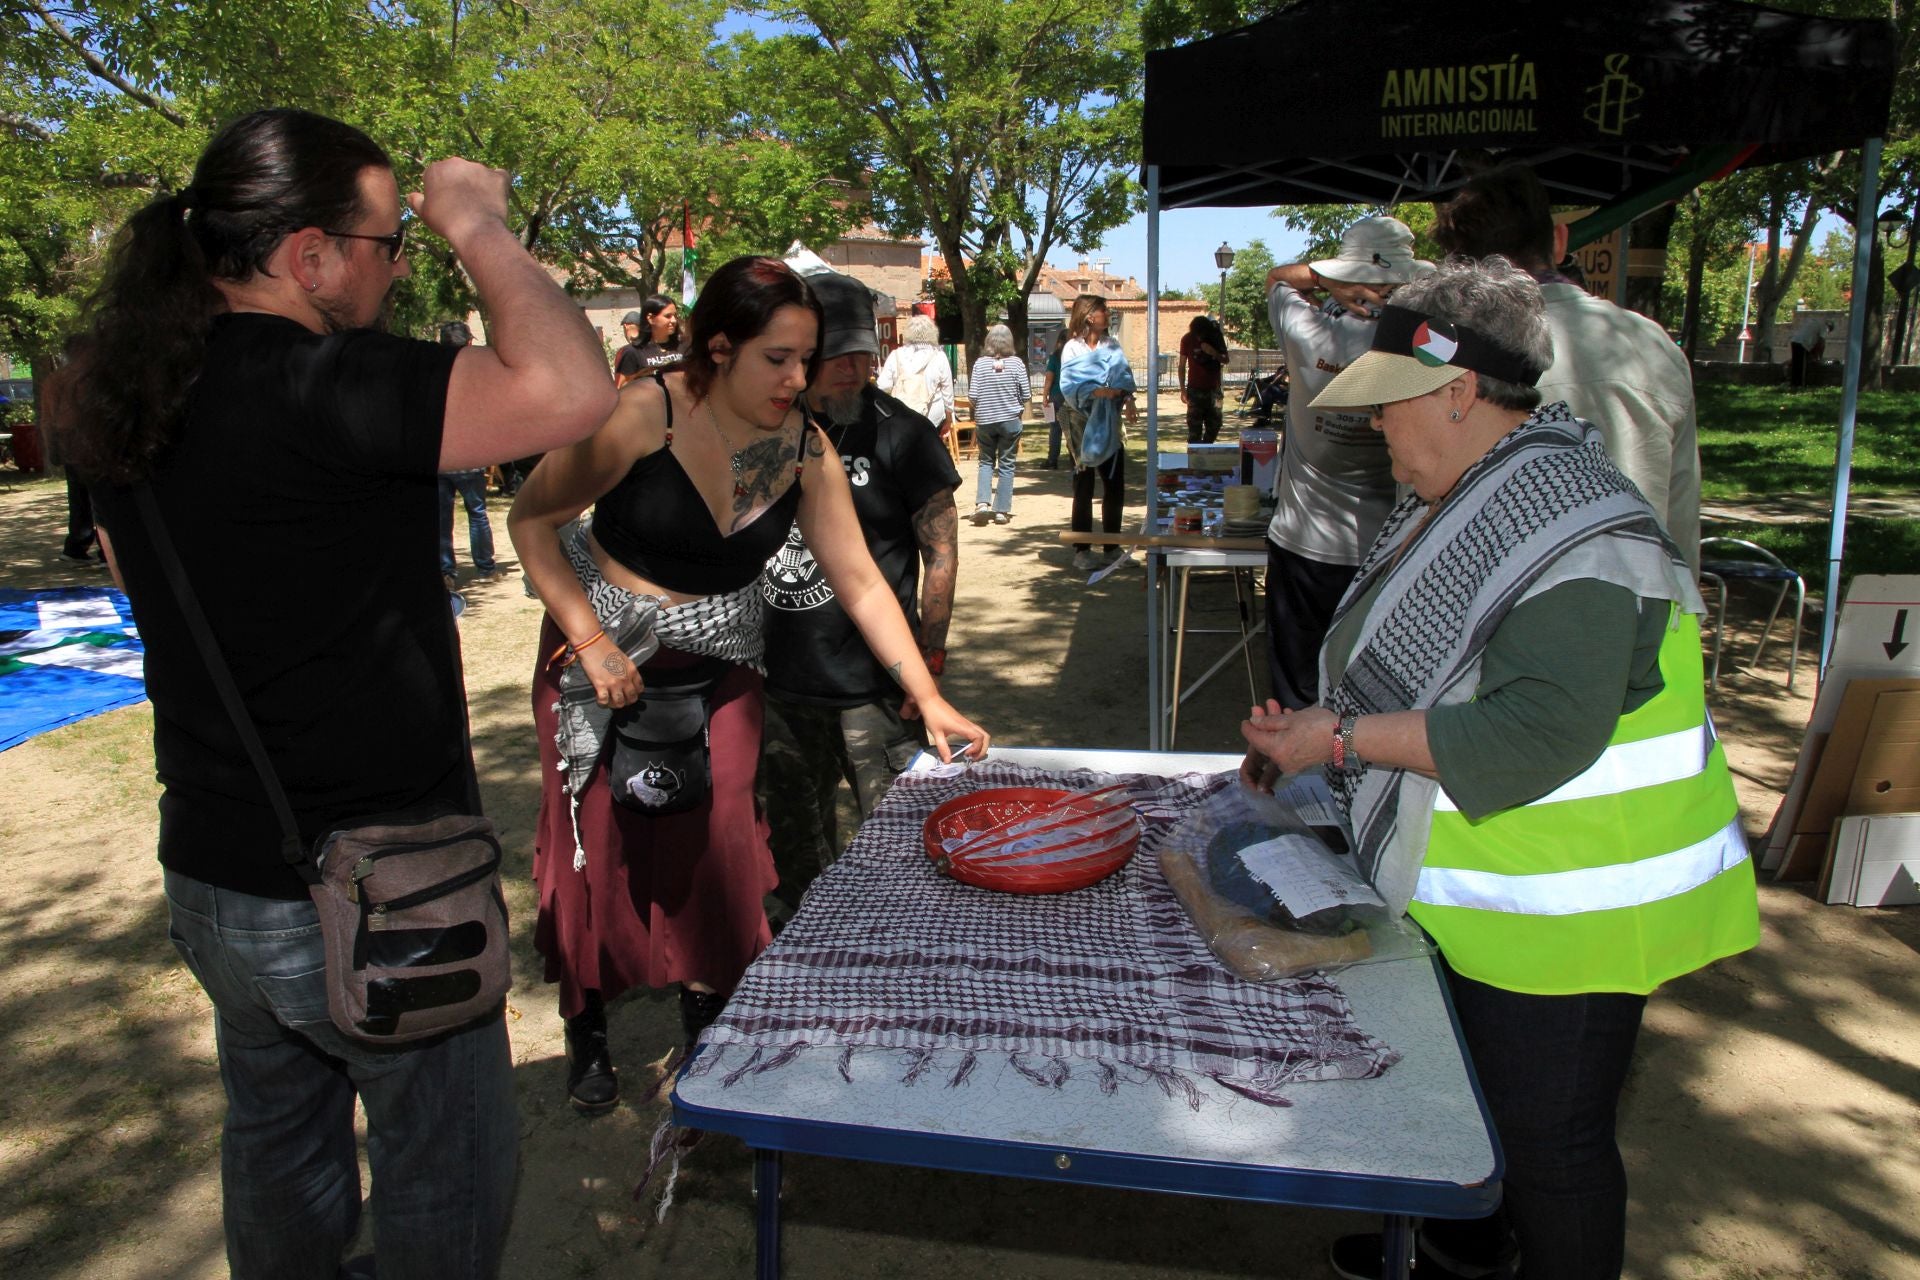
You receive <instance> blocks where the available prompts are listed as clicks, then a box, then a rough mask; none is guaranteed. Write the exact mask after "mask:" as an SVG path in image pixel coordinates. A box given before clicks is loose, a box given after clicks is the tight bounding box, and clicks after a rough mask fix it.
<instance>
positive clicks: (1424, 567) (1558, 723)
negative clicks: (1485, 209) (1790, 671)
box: [1242, 257, 1759, 1280]
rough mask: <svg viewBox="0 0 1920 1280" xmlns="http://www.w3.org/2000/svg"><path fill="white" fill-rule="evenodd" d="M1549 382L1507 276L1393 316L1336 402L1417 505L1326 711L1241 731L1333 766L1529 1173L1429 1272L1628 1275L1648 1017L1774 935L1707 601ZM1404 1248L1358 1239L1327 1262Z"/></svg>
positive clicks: (1331, 660)
mask: <svg viewBox="0 0 1920 1280" xmlns="http://www.w3.org/2000/svg"><path fill="white" fill-rule="evenodd" d="M1553 361H1554V349H1553V341H1552V337H1551V333H1550V330H1549V327H1548V324H1547V319H1546V312H1545V305H1544V303H1543V301H1542V298H1541V290H1540V287H1539V286H1538V285H1537V284H1536V283H1535V281H1534V279H1533V277H1532V276H1531V275H1530V274H1529V273H1528V272H1527V271H1525V270H1523V269H1521V268H1519V267H1516V266H1515V265H1513V264H1512V263H1510V262H1508V261H1507V260H1506V259H1504V258H1499V257H1491V258H1483V259H1480V260H1478V261H1473V260H1468V259H1459V258H1454V259H1449V260H1448V261H1447V262H1446V263H1445V264H1443V265H1442V266H1441V267H1440V269H1439V270H1438V271H1437V272H1435V273H1434V274H1432V275H1430V276H1427V277H1425V278H1423V279H1420V280H1416V281H1414V282H1412V283H1410V284H1409V285H1408V286H1407V287H1406V288H1404V289H1402V290H1400V291H1399V292H1398V293H1396V294H1395V296H1394V298H1393V300H1392V302H1390V303H1388V304H1387V305H1386V306H1385V307H1384V308H1383V309H1382V314H1381V316H1380V318H1379V321H1378V323H1376V324H1375V325H1374V326H1373V342H1372V346H1371V348H1370V350H1368V351H1367V352H1366V353H1365V354H1363V355H1361V356H1359V357H1358V358H1356V359H1355V360H1353V361H1352V362H1351V364H1350V365H1349V366H1348V367H1347V368H1346V369H1345V370H1344V371H1342V372H1341V373H1340V374H1339V375H1338V376H1337V377H1335V378H1334V379H1333V380H1332V381H1331V382H1330V383H1329V384H1328V385H1327V386H1326V387H1325V388H1324V389H1322V390H1321V392H1320V393H1319V395H1318V396H1317V397H1316V399H1315V407H1316V408H1327V407H1339V408H1343V409H1345V408H1358V409H1362V410H1364V411H1365V412H1366V413H1367V415H1368V417H1369V419H1370V422H1371V424H1372V426H1373V428H1374V429H1375V430H1376V431H1378V432H1380V433H1381V434H1382V435H1383V437H1384V439H1385V441H1386V444H1387V449H1388V452H1389V456H1390V457H1391V459H1392V465H1393V474H1394V477H1395V479H1397V480H1399V481H1400V482H1401V483H1402V484H1404V485H1406V486H1407V487H1408V488H1409V489H1410V490H1411V492H1410V493H1409V494H1408V496H1407V497H1406V498H1405V499H1404V500H1403V501H1401V502H1400V503H1399V504H1397V505H1396V506H1395V507H1394V509H1393V511H1392V513H1391V514H1390V515H1389V516H1388V517H1387V521H1386V524H1385V526H1384V527H1383V528H1382V529H1381V531H1380V534H1379V536H1378V538H1377V539H1376V540H1375V541H1374V543H1373V545H1372V546H1371V547H1370V548H1369V550H1368V552H1367V556H1366V559H1365V560H1364V561H1363V562H1362V564H1361V566H1360V570H1359V574H1358V576H1357V577H1356V579H1355V580H1354V583H1353V586H1352V589H1351V591H1350V592H1349V593H1348V595H1347V597H1346V599H1345V600H1343V601H1342V602H1341V604H1340V607H1339V609H1338V610H1337V611H1336V612H1335V615H1334V618H1333V623H1332V626H1331V627H1330V629H1329V631H1328V633H1327V641H1326V644H1325V646H1324V647H1323V649H1322V651H1321V654H1320V672H1321V684H1322V689H1323V692H1322V694H1321V697H1320V701H1319V705H1317V706H1314V707H1310V708H1307V709H1305V710H1300V711H1287V710H1285V709H1283V708H1282V707H1280V705H1279V704H1278V703H1269V704H1268V706H1267V708H1266V709H1265V710H1264V711H1261V712H1256V713H1255V714H1254V715H1253V716H1252V717H1250V718H1249V719H1248V720H1247V721H1246V722H1245V723H1244V724H1243V726H1242V734H1243V736H1244V737H1246V739H1247V741H1248V742H1249V743H1250V744H1251V746H1252V748H1253V749H1252V751H1250V752H1249V754H1248V756H1247V760H1246V762H1245V764H1244V765H1243V767H1242V776H1243V778H1245V780H1246V781H1247V782H1248V784H1250V785H1253V786H1256V787H1264V788H1270V787H1271V785H1272V783H1273V781H1274V780H1275V778H1276V777H1278V776H1279V775H1280V774H1282V773H1289V774H1291V773H1298V772H1300V771H1302V770H1305V769H1321V770H1323V771H1324V776H1325V778H1326V780H1327V784H1328V787H1329V789H1330V790H1331V792H1332V794H1333V797H1334V803H1335V806H1336V807H1337V808H1338V810H1339V812H1340V818H1341V825H1342V826H1343V827H1344V829H1345V830H1346V832H1347V835H1348V843H1349V845H1350V847H1351V849H1352V852H1353V856H1354V859H1355V863H1356V865H1357V867H1358V869H1359V870H1360V871H1361V872H1362V873H1363V874H1365V875H1366V877H1367V879H1368V881H1369V883H1371V884H1372V886H1373V887H1374V889H1375V891H1376V892H1378V893H1379V894H1380V896H1381V898H1382V899H1383V900H1384V901H1385V902H1386V903H1387V905H1388V907H1389V908H1390V909H1391V910H1394V911H1399V910H1405V911H1406V913H1407V914H1408V915H1410V916H1411V917H1412V918H1413V919H1414V920H1415V921H1416V922H1417V923H1418V924H1419V925H1420V926H1421V927H1422V928H1423V929H1424V930H1426V932H1427V933H1428V934H1429V935H1431V937H1432V938H1433V940H1434V943H1435V945H1436V946H1437V948H1438V949H1439V952H1440V960H1441V962H1442V972H1443V974H1444V976H1445V979H1446V982H1447V987H1448V991H1449V994H1450V995H1451V997H1452V1002H1453V1008H1454V1011H1455V1013H1456V1015H1457V1016H1458V1018H1459V1024H1460V1032H1461V1039H1462V1041H1463V1043H1464V1044H1465V1045H1466V1048H1467V1051H1468V1053H1469V1055H1470V1056H1471V1057H1472V1060H1473V1066H1474V1070H1475V1073H1476V1075H1477V1077H1478V1079H1479V1082H1480V1086H1481V1090H1482V1093H1483V1095H1484V1097H1485V1099H1486V1104H1487V1112H1488V1114H1489V1115H1490V1116H1491V1117H1492V1119H1493V1124H1494V1128H1495V1130H1496V1131H1497V1133H1498V1135H1499V1139H1500V1145H1501V1148H1502V1150H1503V1151H1504V1152H1505V1154H1506V1172H1505V1177H1504V1179H1503V1187H1502V1190H1503V1195H1504V1198H1503V1201H1502V1203H1501V1205H1500V1207H1499V1209H1498V1210H1497V1211H1496V1213H1495V1214H1493V1215H1491V1216H1489V1217H1487V1218H1483V1219H1478V1220H1473V1221H1467V1222H1440V1221H1429V1222H1428V1223H1427V1224H1426V1225H1425V1226H1424V1227H1423V1228H1422V1233H1421V1236H1420V1241H1419V1274H1420V1275H1422V1276H1427V1275H1434V1276H1439V1277H1443V1278H1444V1277H1447V1276H1479V1277H1511V1276H1514V1275H1516V1274H1518V1275H1523V1276H1531V1277H1541V1276H1553V1277H1560V1276H1568V1277H1582V1278H1588V1280H1602V1278H1603V1277H1617V1276H1618V1275H1619V1274H1620V1269H1621V1264H1622V1258H1623V1254H1624V1250H1625V1241H1626V1224H1627V1203H1628V1201H1627V1178H1626V1170H1625V1168H1624V1166H1623V1164H1622V1162H1621V1158H1620V1152H1619V1148H1618V1146H1617V1145H1616V1142H1615V1138H1614V1119H1615V1111H1616V1107H1617V1104H1618V1101H1619V1097H1620V1090H1621V1086H1622V1084H1623V1083H1624V1082H1625V1080H1626V1077H1627V1074H1628V1069H1629V1067H1630V1065H1631V1063H1632V1059H1633V1050H1634V1042H1635V1038H1636V1035H1637V1033H1638V1031H1639V1027H1640V1019H1641V1014H1642V1012H1643V1010H1644V1009H1645V1007H1646V998H1647V995H1648V993H1649V992H1651V991H1653V990H1654V989H1655V988H1656V987H1658V986H1660V985H1661V984H1663V983H1665V982H1667V981H1669V980H1671V979H1673V978H1676V977H1679V976H1680V975H1682V974H1685V973H1690V972H1692V971H1693V970H1696V969H1699V968H1701V967H1703V966H1705V965H1708V964H1711V963H1712V962H1714V961H1715V960H1718V959H1720V958H1722V957H1725V956H1729V955H1733V954H1735V953H1737V952H1740V951H1745V950H1746V949H1748V948H1749V947H1751V946H1753V945H1754V943H1755V942H1756V941H1757V940H1758V937H1759V917H1758V908H1757V903H1756V901H1755V896H1754V876H1753V863H1752V860H1751V858H1750V857H1749V856H1748V854H1747V842H1746V837H1745V835H1744V834H1743V833H1742V831H1741V825H1740V806H1739V802H1738V799H1737V797H1736V796H1735V795H1734V790H1733V782H1732V778H1731V775H1730V774H1729V772H1728V768H1727V761H1726V753H1725V751H1724V749H1723V748H1722V747H1721V745H1720V744H1719V742H1718V741H1717V739H1716V738H1715V736H1714V732H1713V727H1712V724H1711V723H1710V721H1709V720H1708V717H1707V706H1706V697H1705V690H1704V682H1703V679H1702V676H1703V672H1702V664H1701V656H1700V618H1701V616H1702V614H1704V612H1705V605H1704V604H1703V603H1702V602H1701V599H1700V592H1699V589H1698V587H1697V586H1696V585H1695V581H1694V575H1693V572H1692V570H1691V569H1689V568H1688V567H1687V563H1686V560H1685V559H1684V557H1683V556H1682V555H1681V551H1680V548H1679V547H1677V546H1676V545H1675V544H1674V542H1673V540H1672V539H1671V538H1669V537H1668V536H1666V534H1665V533H1664V532H1663V531H1662V529H1661V526H1660V522H1659V519H1658V515H1657V513H1656V512H1655V511H1654V509H1653V508H1652V507H1651V506H1650V505H1648V503H1647V500H1646V498H1645V497H1644V496H1643V495H1642V494H1641V492H1640V490H1639V489H1638V488H1637V487H1635V485H1634V484H1633V482H1632V480H1630V479H1629V478H1628V477H1627V476H1626V475H1625V474H1624V473H1623V472H1622V471H1621V470H1620V468H1619V467H1618V466H1617V465H1616V464H1615V463H1614V462H1613V461H1612V460H1611V459H1610V458H1609V457H1608V456H1607V454H1606V452H1605V451H1604V449H1603V448H1602V442H1601V437H1600V432H1599V429H1598V428H1596V427H1595V426H1593V425H1592V424H1591V423H1588V422H1584V421H1582V420H1580V419H1579V418H1577V417H1575V416H1574V415H1573V413H1572V412H1571V411H1570V410H1569V409H1568V407H1567V405H1566V403H1565V402H1563V401H1559V400H1554V399H1552V398H1551V397H1550V396H1545V395H1543V394H1542V393H1541V391H1540V389H1539V386H1538V384H1539V382H1540V380H1541V377H1542V375H1543V374H1544V372H1545V371H1546V370H1547V369H1548V368H1549V367H1550V366H1551V365H1552V364H1553ZM1381 1253H1382V1239H1381V1237H1380V1236H1379V1235H1377V1234H1374V1235H1362V1236H1346V1237H1343V1238H1341V1239H1340V1240H1337V1241H1335V1242H1334V1244H1333V1247H1332V1249H1331V1261H1332V1263H1333V1268H1334V1270H1335V1272H1336V1273H1338V1274H1339V1275H1342V1276H1369V1275H1379V1274H1381V1269H1382V1256H1381Z"/></svg>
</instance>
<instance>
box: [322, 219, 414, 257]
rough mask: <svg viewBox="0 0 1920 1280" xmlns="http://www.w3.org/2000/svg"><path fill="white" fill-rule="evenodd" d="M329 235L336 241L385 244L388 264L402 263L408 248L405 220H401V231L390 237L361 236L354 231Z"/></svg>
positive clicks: (329, 233)
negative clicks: (401, 256) (363, 241)
mask: <svg viewBox="0 0 1920 1280" xmlns="http://www.w3.org/2000/svg"><path fill="white" fill-rule="evenodd" d="M327 234H328V235H330V236H332V237H333V238H334V239H336V240H371V241H373V242H374V243H375V244H383V245H385V246H387V261H388V262H398V261H400V255H401V254H402V253H404V252H405V251H406V248H407V222H406V219H404V218H402V219H401V220H400V229H399V230H398V231H396V232H394V233H393V234H392V235H390V236H369V235H361V234H360V233H358V232H354V231H329V232H327Z"/></svg>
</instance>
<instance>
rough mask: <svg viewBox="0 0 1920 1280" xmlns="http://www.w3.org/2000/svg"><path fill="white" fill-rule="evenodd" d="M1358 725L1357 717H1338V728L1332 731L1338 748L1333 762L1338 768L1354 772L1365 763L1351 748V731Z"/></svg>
mask: <svg viewBox="0 0 1920 1280" xmlns="http://www.w3.org/2000/svg"><path fill="white" fill-rule="evenodd" d="M1359 723H1360V717H1358V716H1341V717H1340V727H1339V728H1338V729H1337V730H1335V731H1334V736H1335V738H1336V740H1337V741H1338V743H1339V746H1340V750H1339V751H1338V752H1337V753H1336V754H1337V755H1338V757H1339V758H1338V759H1337V760H1335V761H1334V764H1335V765H1336V766H1338V767H1339V768H1342V769H1347V770H1354V769H1358V768H1360V767H1361V766H1362V765H1363V764H1364V763H1365V762H1364V761H1362V760H1361V759H1360V753H1359V752H1358V751H1356V750H1354V746H1353V729H1354V726H1355V725H1357V724H1359Z"/></svg>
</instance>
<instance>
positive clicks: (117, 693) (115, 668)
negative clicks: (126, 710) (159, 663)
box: [0, 587, 147, 751]
mask: <svg viewBox="0 0 1920 1280" xmlns="http://www.w3.org/2000/svg"><path fill="white" fill-rule="evenodd" d="M146 696H147V686H146V673H145V668H144V657H143V654H142V650H141V647H140V637H139V633H138V632H137V631H135V630H134V626H133V611H132V610H131V609H130V608H128V606H127V598H126V597H125V596H124V595H122V594H120V593H119V592H118V591H115V590H114V589H113V588H111V587H62V588H59V589H57V590H53V591H18V590H13V589H0V751H5V750H6V749H7V748H8V747H15V746H18V745H20V744H21V743H22V742H25V741H26V740H27V739H28V738H31V737H33V736H34V735H35V734H40V733H45V732H46V731H47V730H49V729H58V728H59V727H60V726H61V725H66V724H72V723H73V722H74V721H76V720H85V719H86V718H87V717H89V716H97V715H99V714H101V713H102V712H106V711H112V710H114V709H115V708H116V707H125V706H131V705H132V704H134V703H136V702H143V701H145V700H146Z"/></svg>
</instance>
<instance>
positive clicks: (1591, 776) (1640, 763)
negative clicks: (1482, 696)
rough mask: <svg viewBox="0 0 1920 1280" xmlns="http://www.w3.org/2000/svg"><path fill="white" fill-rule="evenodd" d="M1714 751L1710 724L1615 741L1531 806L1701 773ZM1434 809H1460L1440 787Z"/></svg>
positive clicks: (1451, 810) (1651, 784)
mask: <svg viewBox="0 0 1920 1280" xmlns="http://www.w3.org/2000/svg"><path fill="white" fill-rule="evenodd" d="M1712 753H1713V729H1712V727H1711V726H1709V725H1701V726H1699V727H1697V728H1691V729H1681V730H1679V731H1678V732H1675V733H1663V734H1661V735H1659V736H1658V737H1654V738H1642V739H1640V740H1639V741H1638V742H1616V743H1614V744H1613V745H1611V746H1609V747H1608V748H1607V749H1606V750H1605V751H1602V752H1601V753H1600V758H1599V759H1598V760H1595V761H1594V762H1593V763H1592V764H1591V765H1589V766H1587V768H1586V769H1585V770H1584V771H1582V772H1581V773H1579V774H1577V775H1575V776H1574V777H1572V778H1569V779H1568V780H1567V781H1566V782H1564V783H1562V784H1561V786H1560V787H1559V789H1558V790H1555V791H1553V792H1551V793H1550V794H1548V795H1544V796H1541V797H1540V798H1539V799H1538V800H1536V801H1534V803H1535V804H1559V803H1560V802H1561V801H1563V800H1590V799H1592V798H1593V797H1594V796H1610V795H1617V794H1619V793H1620V792H1622V791H1632V790H1633V789H1634V788H1636V787H1655V786H1659V785H1660V784H1661V783H1663V782H1677V781H1679V780H1680V779H1681V778H1691V777H1693V776H1694V775H1695V774H1698V773H1704V772H1705V771H1706V768H1707V759H1708V757H1709V756H1711V755H1712ZM1433 808H1434V812H1436V813H1458V812H1460V806H1459V805H1457V804H1455V803H1454V802H1453V797H1452V796H1450V795H1448V794H1447V792H1446V789H1445V788H1444V787H1443V788H1441V790H1440V794H1439V795H1438V796H1437V797H1436V798H1435V799H1434V802H1433Z"/></svg>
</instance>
